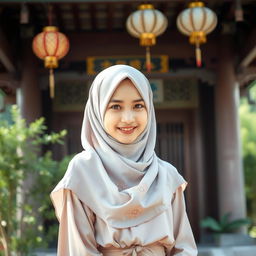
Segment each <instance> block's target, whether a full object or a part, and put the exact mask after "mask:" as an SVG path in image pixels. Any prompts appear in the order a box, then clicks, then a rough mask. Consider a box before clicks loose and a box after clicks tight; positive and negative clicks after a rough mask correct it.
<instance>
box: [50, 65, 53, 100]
mask: <svg viewBox="0 0 256 256" xmlns="http://www.w3.org/2000/svg"><path fill="white" fill-rule="evenodd" d="M49 84H50V97H51V99H53V98H54V74H53V69H52V68H51V69H50V75H49Z"/></svg>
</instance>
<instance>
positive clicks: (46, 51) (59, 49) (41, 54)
mask: <svg viewBox="0 0 256 256" xmlns="http://www.w3.org/2000/svg"><path fill="white" fill-rule="evenodd" d="M32 48H33V51H34V53H35V55H36V56H37V57H38V58H40V59H42V60H44V66H45V68H49V69H50V76H49V84H50V97H51V98H54V76H53V69H54V68H57V67H58V60H59V59H61V58H63V57H64V56H65V55H66V54H67V53H68V50H69V41H68V38H67V37H66V36H65V35H64V34H62V33H60V32H58V28H57V27H55V26H47V27H44V29H43V32H41V33H40V34H38V35H36V36H35V37H34V39H33V43H32Z"/></svg>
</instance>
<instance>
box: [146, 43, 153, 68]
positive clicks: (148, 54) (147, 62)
mask: <svg viewBox="0 0 256 256" xmlns="http://www.w3.org/2000/svg"><path fill="white" fill-rule="evenodd" d="M151 68H152V65H151V56H150V48H149V46H147V47H146V69H147V72H150V71H151Z"/></svg>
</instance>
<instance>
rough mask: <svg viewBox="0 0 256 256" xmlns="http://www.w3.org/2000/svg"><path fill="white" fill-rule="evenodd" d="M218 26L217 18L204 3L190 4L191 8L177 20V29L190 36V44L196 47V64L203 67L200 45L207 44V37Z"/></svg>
mask: <svg viewBox="0 0 256 256" xmlns="http://www.w3.org/2000/svg"><path fill="white" fill-rule="evenodd" d="M216 25H217V16H216V14H215V13H214V12H213V11H212V10H210V9H209V8H207V7H205V6H204V3H203V2H200V1H196V2H192V3H190V4H189V8H188V9H185V10H184V11H182V12H181V13H180V14H179V16H178V18H177V27H178V29H179V30H180V32H181V33H183V34H185V35H187V36H189V42H190V43H191V44H194V45H195V46H196V49H195V53H196V64H197V66H198V67H201V65H202V57H201V49H200V45H201V44H204V43H206V41H207V39H206V35H207V34H209V33H210V32H212V31H213V30H214V29H215V27H216Z"/></svg>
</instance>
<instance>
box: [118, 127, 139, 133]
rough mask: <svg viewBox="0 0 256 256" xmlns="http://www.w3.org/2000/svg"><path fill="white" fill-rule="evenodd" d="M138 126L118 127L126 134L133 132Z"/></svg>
mask: <svg viewBox="0 0 256 256" xmlns="http://www.w3.org/2000/svg"><path fill="white" fill-rule="evenodd" d="M135 128H136V126H127V127H118V129H119V131H120V132H122V133H124V134H131V133H133V132H134V130H135Z"/></svg>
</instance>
